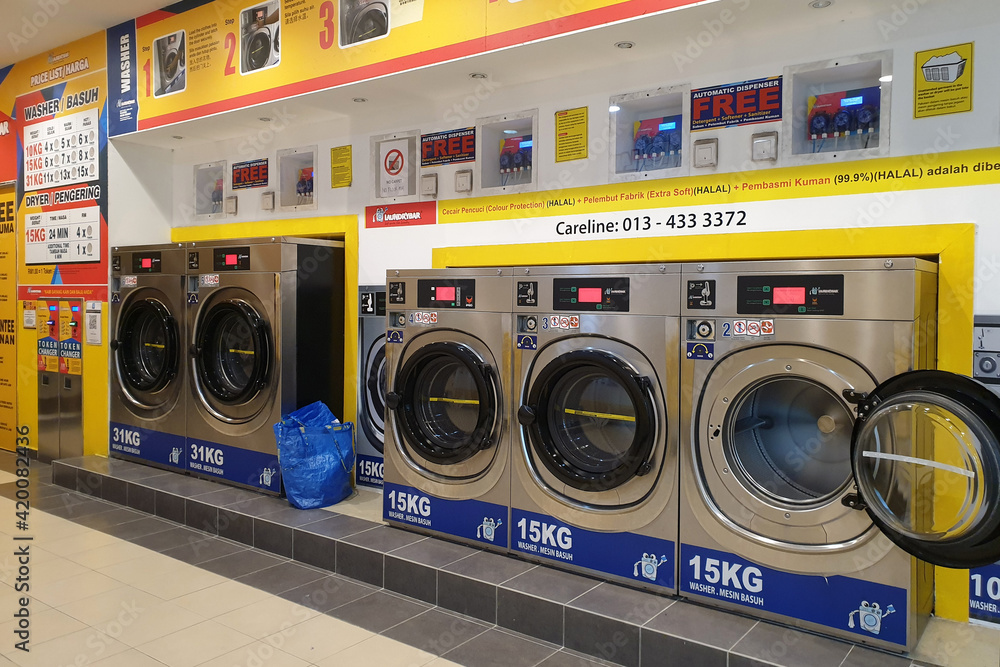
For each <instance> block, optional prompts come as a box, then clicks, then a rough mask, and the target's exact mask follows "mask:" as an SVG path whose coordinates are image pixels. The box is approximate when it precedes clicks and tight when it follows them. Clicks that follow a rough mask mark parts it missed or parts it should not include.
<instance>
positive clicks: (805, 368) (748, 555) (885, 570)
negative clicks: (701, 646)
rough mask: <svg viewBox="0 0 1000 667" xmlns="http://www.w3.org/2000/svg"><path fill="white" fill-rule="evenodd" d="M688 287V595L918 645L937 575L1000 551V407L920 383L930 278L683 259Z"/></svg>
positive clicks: (853, 265)
mask: <svg viewBox="0 0 1000 667" xmlns="http://www.w3.org/2000/svg"><path fill="white" fill-rule="evenodd" d="M682 286H683V289H684V292H685V294H684V296H685V304H684V305H685V308H684V311H683V314H684V318H685V322H684V333H685V342H684V346H683V348H682V362H681V381H682V384H681V396H682V397H683V404H682V408H681V416H682V420H683V424H682V433H683V445H682V460H683V463H682V474H681V488H682V494H681V503H680V507H681V509H680V516H681V526H680V529H681V532H680V534H681V547H680V570H679V571H680V579H679V589H680V592H681V594H683V595H685V596H689V597H692V598H695V599H698V600H700V601H702V602H706V603H711V604H715V605H719V606H723V607H729V608H733V609H737V610H740V611H742V612H744V613H746V612H750V613H753V614H755V615H760V616H763V617H766V618H773V619H776V620H779V621H782V622H787V623H791V624H794V625H798V626H802V627H806V628H809V629H812V630H817V631H820V632H824V633H827V634H833V635H839V636H843V637H847V638H849V639H851V640H852V641H856V642H862V643H869V644H874V645H877V646H881V647H885V648H890V649H895V650H904V649H910V648H912V647H913V646H914V645H915V644H916V642H917V640H918V638H919V635H920V632H921V631H922V628H923V625H924V622H925V620H926V618H927V615H928V614H929V613H930V611H931V606H932V597H933V580H932V577H933V568H932V567H930V565H928V563H935V564H938V565H943V566H948V567H969V566H970V565H974V564H977V563H978V564H982V563H984V562H988V561H989V560H997V558H998V557H1000V530H998V525H1000V512H998V511H997V508H998V506H1000V504H998V503H1000V497H998V494H1000V488H998V486H997V484H998V482H1000V477H997V475H998V474H1000V464H998V460H1000V459H998V455H997V451H998V449H997V434H998V433H1000V421H998V416H997V410H998V409H1000V401H998V400H997V398H996V397H995V396H993V395H992V394H991V393H990V392H989V391H987V390H986V389H985V388H983V387H982V386H981V385H979V384H978V383H976V382H974V381H973V380H971V379H968V378H963V377H960V376H956V375H953V374H949V373H942V372H938V371H933V370H919V371H915V372H910V371H913V369H931V368H933V367H934V360H935V351H936V346H935V328H936V325H937V322H936V294H937V290H936V286H937V267H936V265H935V264H932V263H930V262H927V261H923V260H920V259H914V258H901V259H892V260H886V259H878V260H868V259H860V260H817V261H775V262H743V263H725V264H722V263H720V264H708V265H686V266H685V267H684V269H683V273H682ZM706 295H707V296H706ZM911 554H913V555H911ZM914 556H918V557H919V558H920V559H922V560H920V559H918V558H916V557H914ZM984 558H985V559H987V560H983V559H984Z"/></svg>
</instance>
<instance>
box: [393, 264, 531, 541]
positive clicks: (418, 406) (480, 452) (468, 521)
mask: <svg viewBox="0 0 1000 667" xmlns="http://www.w3.org/2000/svg"><path fill="white" fill-rule="evenodd" d="M387 280H388V284H387V290H386V291H387V296H386V300H387V304H386V308H387V310H388V311H389V316H388V330H387V331H386V364H387V376H388V378H389V391H388V393H387V394H386V408H388V412H387V418H386V422H385V423H386V430H385V483H384V496H385V500H384V517H385V520H386V521H388V522H389V523H392V524H396V525H399V526H403V527H406V528H410V529H413V530H418V531H422V532H428V533H436V534H441V535H445V536H447V537H449V538H451V539H456V540H460V541H464V542H469V543H473V544H476V545H478V546H482V547H484V548H487V549H494V550H499V551H504V550H506V549H507V543H508V526H507V513H508V505H509V500H510V476H509V471H510V465H509V464H510V429H509V426H508V424H509V418H510V416H509V410H510V408H509V406H510V398H509V391H510V389H509V384H510V382H509V380H510V351H511V350H510V339H511V284H512V282H511V270H510V269H461V270H459V269H453V270H434V271H431V270H428V271H390V272H389V274H388V278H387Z"/></svg>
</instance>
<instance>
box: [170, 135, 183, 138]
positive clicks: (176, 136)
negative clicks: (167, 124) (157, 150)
mask: <svg viewBox="0 0 1000 667" xmlns="http://www.w3.org/2000/svg"><path fill="white" fill-rule="evenodd" d="M171 138H172V139H183V138H184V137H182V136H181V135H179V134H175V135H174V136H173V137H171Z"/></svg>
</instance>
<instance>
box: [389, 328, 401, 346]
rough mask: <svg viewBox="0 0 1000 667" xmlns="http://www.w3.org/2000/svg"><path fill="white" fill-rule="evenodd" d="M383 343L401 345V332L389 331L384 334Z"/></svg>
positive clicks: (397, 330)
mask: <svg viewBox="0 0 1000 667" xmlns="http://www.w3.org/2000/svg"><path fill="white" fill-rule="evenodd" d="M385 342H386V343H402V342H403V332H402V331H400V330H399V329H389V330H388V331H386V332H385Z"/></svg>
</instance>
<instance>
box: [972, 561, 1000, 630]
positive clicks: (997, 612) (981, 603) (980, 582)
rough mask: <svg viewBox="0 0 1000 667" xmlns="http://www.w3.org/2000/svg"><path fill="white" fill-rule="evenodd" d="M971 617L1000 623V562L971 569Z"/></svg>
mask: <svg viewBox="0 0 1000 667" xmlns="http://www.w3.org/2000/svg"><path fill="white" fill-rule="evenodd" d="M969 618H975V619H979V620H980V621H991V622H993V623H1000V563H995V564H993V565H987V566H986V567H977V568H976V569H975V570H970V571H969Z"/></svg>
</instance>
